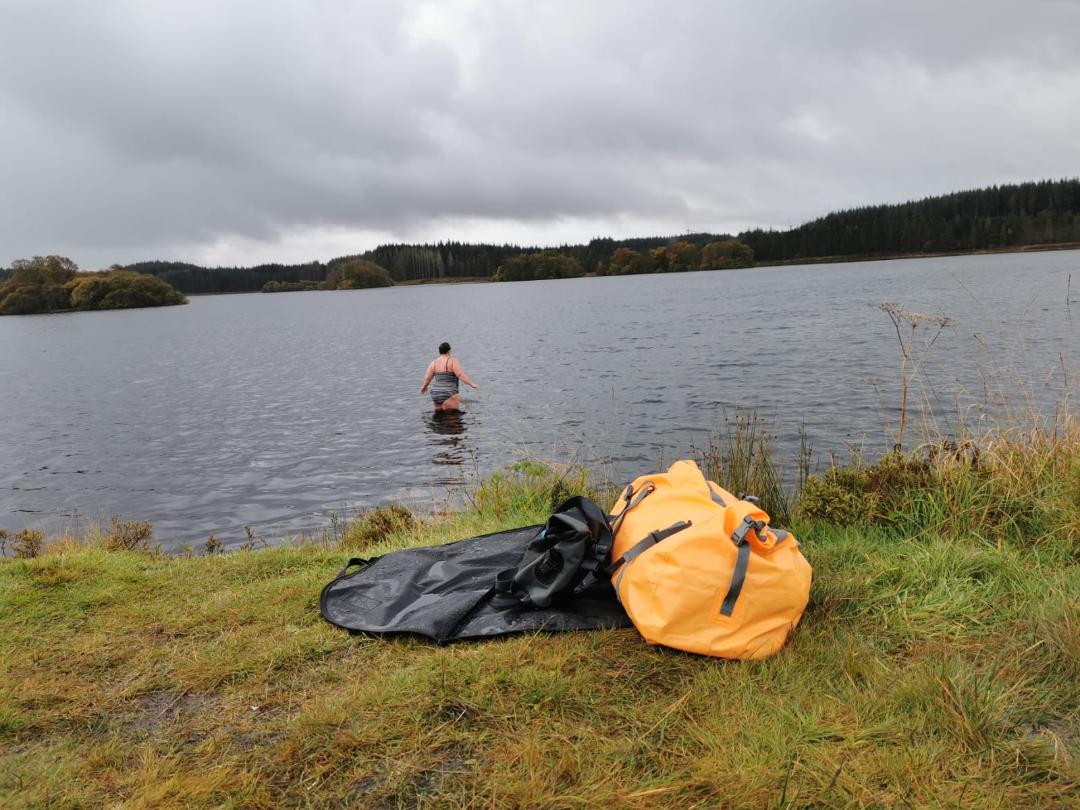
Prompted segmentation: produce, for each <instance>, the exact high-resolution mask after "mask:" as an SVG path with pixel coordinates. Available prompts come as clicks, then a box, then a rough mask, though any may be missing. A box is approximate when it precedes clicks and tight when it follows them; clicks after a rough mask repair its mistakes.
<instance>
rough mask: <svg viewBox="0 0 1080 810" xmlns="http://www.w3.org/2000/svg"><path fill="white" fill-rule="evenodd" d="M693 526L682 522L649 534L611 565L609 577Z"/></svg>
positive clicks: (687, 522) (684, 521)
mask: <svg viewBox="0 0 1080 810" xmlns="http://www.w3.org/2000/svg"><path fill="white" fill-rule="evenodd" d="M692 525H693V524H692V523H691V522H690V521H689V520H680V521H679V522H678V523H672V524H671V525H670V526H668V527H667V528H666V529H657V530H656V531H654V532H649V533H648V534H647V535H646V536H645V539H643V540H639V541H638V542H636V543H634V545H633V546H631V547H630V550H629V551H627V552H626V553H625V554H623V555H622V556H621V557H620V558H619V559H617V560H616V561H615V562H613V563H612V564H611V566H610V567H609V568H608V570H607V573H608V576H611V575H612V574H614V573H615V572H616V571H618V570H619V569H620V568H622V567H623V566H624V565H625V564H626V563H628V562H630V561H631V560H632V559H634V558H635V557H638V556H640V555H641V554H643V553H645V552H646V551H648V550H649V549H650V548H652V547H653V546H655V545H656V544H657V543H659V542H660V541H661V540H666V539H667V538H669V537H671V535H673V534H678V533H679V532H681V531H682V530H683V529H688V528H690V527H691V526H692ZM620 576H621V574H620Z"/></svg>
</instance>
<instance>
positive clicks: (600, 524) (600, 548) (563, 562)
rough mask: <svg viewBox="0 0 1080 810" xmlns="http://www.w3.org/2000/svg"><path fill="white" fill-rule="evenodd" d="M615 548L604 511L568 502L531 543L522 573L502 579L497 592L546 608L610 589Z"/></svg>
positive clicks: (578, 501) (580, 501)
mask: <svg viewBox="0 0 1080 810" xmlns="http://www.w3.org/2000/svg"><path fill="white" fill-rule="evenodd" d="M613 542H614V535H613V533H612V531H611V524H610V523H609V522H608V516H607V514H606V513H605V512H604V510H603V509H601V508H600V507H599V506H597V505H596V504H595V503H593V502H592V501H590V500H589V499H588V498H584V497H582V496H580V495H579V496H576V497H573V498H570V499H569V500H567V501H564V502H563V503H562V504H561V505H560V506H559V508H558V509H556V510H555V513H554V514H553V515H552V516H551V517H549V518H548V521H547V523H546V524H545V526H544V527H543V528H542V529H541V530H540V532H539V534H537V536H536V538H535V539H534V540H533V541H532V542H530V543H529V545H528V547H527V548H526V550H525V556H524V557H523V558H522V560H521V563H520V564H519V565H518V567H517V568H511V569H509V570H507V571H503V572H501V573H500V574H499V575H498V578H497V580H496V586H495V590H496V592H497V593H500V594H512V595H514V596H515V597H517V599H518V600H519V601H520V602H521V603H522V604H523V605H529V606H532V607H537V608H546V607H548V606H549V605H550V604H551V603H552V600H554V599H556V598H557V597H558V596H559V595H560V594H576V593H581V592H582V591H584V590H586V589H588V588H590V587H593V586H594V585H597V584H601V583H603V584H606V582H607V578H606V577H604V576H602V573H603V571H604V569H605V568H606V567H607V565H608V562H609V558H610V555H611V546H612V544H613Z"/></svg>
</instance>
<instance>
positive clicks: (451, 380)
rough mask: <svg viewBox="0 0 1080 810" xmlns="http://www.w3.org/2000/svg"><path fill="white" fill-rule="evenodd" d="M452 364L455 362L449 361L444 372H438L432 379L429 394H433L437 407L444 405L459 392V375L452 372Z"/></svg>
mask: <svg viewBox="0 0 1080 810" xmlns="http://www.w3.org/2000/svg"><path fill="white" fill-rule="evenodd" d="M435 362H436V363H437V362H439V361H438V360H436V361H435ZM452 362H453V360H447V361H446V368H445V369H444V370H443V371H436V372H435V376H434V377H432V378H431V387H430V388H429V389H428V392H429V393H430V394H431V401H432V402H434V403H435V404H436V405H442V404H443V403H444V402H446V400H448V399H450V397H452V396H454V395H456V394H457V392H458V378H457V374H455V373H454V372H452V371H450V364H451V363H452Z"/></svg>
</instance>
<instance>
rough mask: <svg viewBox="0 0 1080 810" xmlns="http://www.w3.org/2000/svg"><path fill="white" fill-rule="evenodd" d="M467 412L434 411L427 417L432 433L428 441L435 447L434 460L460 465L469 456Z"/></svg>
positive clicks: (438, 462) (439, 462)
mask: <svg viewBox="0 0 1080 810" xmlns="http://www.w3.org/2000/svg"><path fill="white" fill-rule="evenodd" d="M465 419H466V416H465V413H464V412H462V411H433V412H432V413H430V414H429V415H428V417H427V420H426V421H427V426H428V430H429V431H430V434H431V435H429V436H428V443H429V444H430V445H431V446H432V447H434V448H435V450H436V453H435V457H434V459H433V462H434V463H435V464H438V465H448V466H452V467H460V466H461V465H462V464H464V463H465V460H466V458H467V456H468V445H467V444H466V442H465Z"/></svg>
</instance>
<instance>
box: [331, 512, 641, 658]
mask: <svg viewBox="0 0 1080 810" xmlns="http://www.w3.org/2000/svg"><path fill="white" fill-rule="evenodd" d="M541 528H542V527H540V526H527V527H525V528H522V529H511V530H510V531H505V532H496V533H494V534H485V535H482V536H480V537H470V538H468V539H467V540H459V541H458V542H456V543H450V544H449V545H445V546H429V547H424V548H412V549H405V550H403V551H395V552H391V553H390V554H386V555H384V556H382V557H376V558H374V559H371V560H351V561H350V562H349V565H348V566H347V567H346V569H345V570H344V571H343V572H342V573H341V574H340V575H339V576H338V577H337V578H336V579H334V580H333V581H332V582H330V583H329V584H328V585H327V586H326V587H325V588H323V591H322V596H321V597H320V599H319V609H320V611H321V613H322V615H323V618H325V619H326V620H327V621H328V622H330V623H331V624H334V625H337V626H338V627H341V628H344V629H346V630H350V631H352V632H363V633H414V634H417V635H421V636H427V637H428V638H430V639H433V640H434V641H436V642H439V643H440V644H442V643H447V642H451V641H464V640H469V639H481V638H489V637H492V636H500V635H506V634H508V633H527V632H533V631H537V630H544V631H549V632H556V631H563V630H593V629H599V628H606V627H630V626H631V623H630V619H629V617H627V615H626V612H625V611H624V610H623V609H622V606H621V605H620V604H619V602H618V600H617V599H616V598H615V592H614V591H613V590H612V589H611V587H610V586H609V585H608V584H607V583H603V584H602V585H598V586H594V587H593V588H590V589H588V590H586V591H583V592H582V593H579V594H567V595H564V596H563V597H561V598H560V599H559V600H558V601H557V602H555V603H553V604H552V605H551V606H550V607H548V608H544V609H535V608H526V607H524V606H522V605H521V604H520V603H519V602H518V600H517V599H515V598H514V597H511V596H505V595H501V594H495V593H494V589H493V586H494V585H495V578H496V576H497V575H498V574H499V572H500V571H505V570H507V569H513V568H516V567H517V566H518V564H519V563H520V562H521V559H522V557H523V556H524V554H525V550H526V546H527V545H528V544H529V542H530V541H531V540H532V539H533V538H534V537H536V535H537V532H538V531H539V530H540V529H541ZM354 566H356V567H357V568H356V570H352V569H353V568H354Z"/></svg>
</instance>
